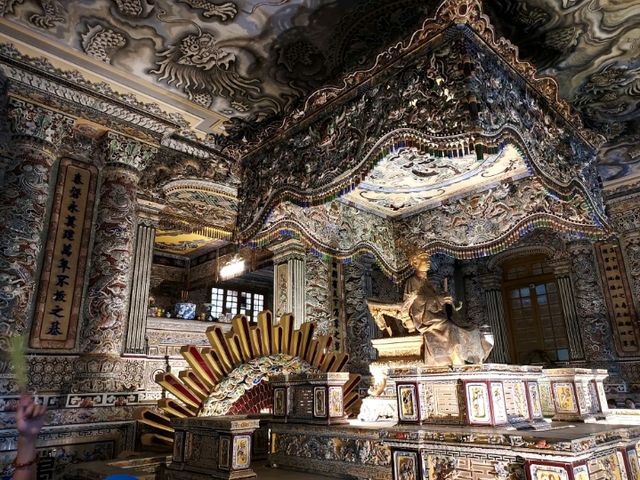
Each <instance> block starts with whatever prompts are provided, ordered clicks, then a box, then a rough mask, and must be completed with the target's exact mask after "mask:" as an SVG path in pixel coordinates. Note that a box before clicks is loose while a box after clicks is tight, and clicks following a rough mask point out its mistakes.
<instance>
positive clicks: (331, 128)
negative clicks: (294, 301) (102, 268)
mask: <svg viewBox="0 0 640 480" xmlns="http://www.w3.org/2000/svg"><path fill="white" fill-rule="evenodd" d="M440 3H441V2H440V0H429V1H424V0H423V1H420V0H330V1H326V2H320V1H316V0H229V1H225V0H154V1H151V0H80V1H74V2H72V1H68V0H58V1H45V0H5V1H4V2H1V1H0V16H1V17H2V18H0V42H2V44H1V45H0V69H1V70H2V72H3V73H4V74H5V75H6V76H7V77H8V78H9V79H10V80H11V81H12V82H17V84H18V85H20V88H25V90H24V94H25V95H26V96H28V97H29V98H31V99H32V100H33V101H34V102H36V103H38V102H40V103H43V104H47V105H50V106H52V107H55V108H57V109H59V110H60V111H64V112H67V113H69V114H71V115H73V116H75V117H84V118H86V119H87V120H89V121H90V122H93V123H95V124H98V125H100V126H101V128H106V129H112V130H114V131H118V132H121V133H124V134H126V135H129V136H132V137H136V138H139V139H141V140H143V141H145V142H147V143H150V144H153V145H154V146H156V147H158V148H159V150H160V154H159V155H158V158H157V159H156V160H154V161H153V162H151V164H150V165H149V167H148V168H147V169H146V170H145V171H144V172H143V176H142V179H141V182H140V185H141V187H142V192H141V197H142V198H144V199H145V201H149V202H156V203H157V204H158V205H161V210H162V215H161V219H162V220H161V221H162V225H161V226H162V229H164V230H166V231H173V230H179V231H182V232H183V233H184V234H193V233H194V232H196V231H201V232H205V229H207V230H206V232H207V235H210V238H212V239H216V240H217V239H218V238H228V236H229V235H230V233H231V231H232V230H233V228H234V221H235V218H236V215H238V212H239V217H238V218H239V220H238V231H239V232H240V237H241V239H242V240H249V239H251V238H252V236H254V235H256V234H257V233H258V232H260V231H261V228H262V226H263V223H264V222H265V221H266V219H267V218H268V217H269V214H270V212H272V211H274V210H277V209H278V208H279V207H278V205H280V204H282V202H292V204H296V205H299V206H301V207H305V206H310V205H317V206H320V204H322V203H323V202H330V201H331V200H334V199H336V198H340V202H341V205H342V206H343V207H346V206H351V207H355V210H360V211H363V210H365V211H366V212H368V213H374V214H375V215H374V216H376V217H380V218H383V217H387V218H393V219H395V220H401V219H407V218H409V217H412V216H419V215H422V214H425V215H426V212H429V211H430V210H431V209H432V208H434V207H435V206H436V205H440V204H442V205H448V204H451V202H453V201H456V200H459V199H461V198H463V197H464V198H467V197H468V198H470V197H469V195H470V194H471V193H472V191H475V192H476V193H477V192H479V191H482V192H484V191H488V190H491V191H493V192H497V191H498V190H499V189H498V190H496V188H497V185H500V184H502V183H503V181H513V180H517V179H520V178H523V177H525V176H527V175H530V176H531V177H532V178H536V179H537V180H539V182H541V185H543V187H544V188H545V189H547V191H549V192H553V193H552V195H557V197H558V198H561V199H568V198H570V197H571V195H578V196H580V197H583V198H584V199H585V201H586V204H587V205H588V211H589V215H590V217H589V218H590V219H591V220H593V222H592V223H593V225H598V224H602V223H604V215H603V212H604V208H603V205H602V202H601V199H600V194H599V192H600V190H601V185H600V184H599V182H598V179H597V175H596V174H597V173H599V174H600V176H601V177H602V179H603V180H605V182H606V183H605V185H608V186H609V187H610V188H616V189H620V188H623V187H621V185H623V183H624V182H627V181H629V182H631V180H630V179H633V178H634V177H636V181H637V179H640V148H639V147H638V145H639V144H640V137H639V135H640V134H639V133H638V132H639V130H640V118H639V116H638V105H639V102H638V97H639V95H640V87H639V83H638V82H639V81H640V80H638V79H639V78H640V77H639V72H640V67H639V66H638V65H639V63H638V53H637V52H638V51H639V50H640V48H639V46H640V6H638V4H637V2H629V1H623V0H610V1H607V2H600V1H597V0H562V1H553V0H523V1H516V0H496V1H493V2H482V5H483V6H484V7H485V9H486V11H485V14H486V15H480V14H478V15H476V14H475V13H474V12H475V10H474V9H475V3H476V2H474V1H471V0H455V1H448V2H445V4H444V6H440ZM438 9H439V11H438V13H437V15H436V11H437V10H438ZM456 18H457V19H458V20H455V19H456ZM336 19H338V20H336ZM424 19H427V21H426V22H425V21H424ZM452 21H460V22H461V23H466V24H467V25H468V27H465V28H453V29H449V30H447V26H448V25H450V23H451V22H452ZM411 32H416V33H414V34H413V35H412V34H411ZM473 32H475V33H473ZM500 37H505V38H506V39H508V40H510V41H511V42H512V43H513V45H515V46H517V47H518V48H519V52H520V55H519V58H520V59H524V60H527V61H528V62H530V63H527V62H519V61H517V60H516V50H515V47H514V46H513V45H512V44H510V43H509V42H508V41H506V40H504V39H502V38H500ZM14 39H15V41H14ZM495 53H498V56H499V57H501V59H499V58H497V57H496V56H495ZM76 67H77V68H76ZM345 72H354V73H352V74H348V75H345ZM545 74H549V75H552V76H553V77H554V78H556V79H557V80H558V81H557V82H556V81H554V80H552V79H545V78H541V77H542V76H543V75H545ZM327 85H334V86H329V87H327ZM309 92H313V93H311V94H310V95H309ZM565 101H566V102H565ZM567 102H568V103H567ZM569 105H570V106H571V107H572V108H573V109H575V111H577V112H578V113H579V116H576V115H574V114H573V113H572V111H571V109H570V106H569ZM381 112H384V115H381ZM583 124H586V126H587V127H589V128H590V129H593V131H595V132H596V133H597V134H600V135H602V136H603V139H599V138H598V136H597V135H594V134H593V133H592V132H591V131H590V130H587V129H584V128H583V127H582V125H583ZM602 140H604V143H603V144H602ZM507 146H511V147H513V148H514V149H515V151H517V152H518V154H519V156H520V160H518V161H515V163H513V162H512V163H509V162H506V161H505V157H504V154H505V152H506V151H507V150H506V149H507V148H508V147H507ZM595 149H598V153H597V159H598V164H597V166H596V164H595V163H594V161H593V159H594V152H595ZM509 158H511V157H509ZM240 159H243V165H244V171H245V173H246V172H249V174H248V175H247V174H245V176H244V177H243V178H242V179H241V178H240V174H241V171H240V170H241V168H240ZM505 162H506V163H505ZM525 167H526V172H525ZM403 173H406V175H404V174H403ZM401 174H403V175H401ZM478 174H479V175H478ZM494 175H495V176H494ZM398 178H402V179H403V180H402V182H399V181H398ZM472 178H473V179H474V180H471V179H472ZM489 178H491V179H489ZM179 181H188V182H195V181H206V182H213V184H216V185H217V187H216V188H217V189H214V190H213V191H212V190H208V189H207V188H204V190H202V189H200V187H201V185H200V186H198V187H195V186H193V185H192V186H191V187H185V186H184V185H183V184H179V183H178V184H172V182H179ZM241 182H242V188H239V192H240V193H239V198H238V199H235V198H231V197H233V195H232V194H229V192H228V191H225V190H224V189H223V188H222V187H224V186H227V187H230V188H231V189H232V190H233V191H235V189H237V188H238V187H239V186H240V184H241ZM636 183H637V182H636ZM168 185H173V186H176V185H178V186H179V187H176V189H175V190H172V189H171V188H170V187H168ZM180 185H182V186H180ZM627 187H628V186H627ZM625 188H626V187H625ZM229 195H231V196H229ZM291 208H293V207H291ZM340 208H342V207H340ZM273 215H276V214H275V213H274V214H273ZM273 218H274V217H273V216H272V217H271V219H273ZM583 220H584V219H583ZM585 222H586V220H585ZM587 223H588V222H587ZM585 225H586V223H585ZM269 228H271V229H272V230H273V228H274V227H273V224H271V227H269ZM356 243H357V242H356ZM349 248H351V247H349ZM390 268H391V267H390Z"/></svg>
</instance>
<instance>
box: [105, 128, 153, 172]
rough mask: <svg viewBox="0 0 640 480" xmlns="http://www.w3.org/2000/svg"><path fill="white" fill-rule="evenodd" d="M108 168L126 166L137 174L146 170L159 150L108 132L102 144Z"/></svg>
mask: <svg viewBox="0 0 640 480" xmlns="http://www.w3.org/2000/svg"><path fill="white" fill-rule="evenodd" d="M100 147H101V150H102V153H103V155H104V160H105V163H106V165H107V166H125V167H129V168H131V169H133V170H135V171H137V172H141V171H142V170H144V169H145V168H146V167H147V165H149V163H150V162H151V160H152V159H153V157H154V156H155V155H156V154H157V153H158V149H157V148H155V147H152V146H150V145H148V144H146V143H142V142H140V141H138V140H135V139H133V138H129V137H125V136H123V135H119V134H117V133H114V132H107V133H106V134H105V136H104V138H103V139H102V142H101V144H100Z"/></svg>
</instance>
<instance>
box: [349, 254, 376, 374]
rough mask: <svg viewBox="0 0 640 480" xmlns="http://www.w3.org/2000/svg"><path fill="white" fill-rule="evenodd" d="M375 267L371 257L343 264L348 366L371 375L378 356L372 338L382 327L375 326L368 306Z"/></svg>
mask: <svg viewBox="0 0 640 480" xmlns="http://www.w3.org/2000/svg"><path fill="white" fill-rule="evenodd" d="M371 267H372V264H371V260H370V259H369V258H368V257H357V258H356V259H354V260H353V261H351V262H349V263H345V265H344V268H343V272H344V295H345V318H346V334H347V335H346V338H345V342H344V343H345V347H346V352H347V353H348V354H349V363H348V370H349V371H350V372H353V373H360V374H363V375H369V364H370V363H371V361H372V360H373V358H375V350H374V348H373V346H372V344H371V338H373V332H374V331H376V330H377V328H378V327H374V323H373V320H372V319H371V316H370V315H369V309H368V308H367V298H368V297H369V296H370V295H371ZM374 328H375V329H376V330H374Z"/></svg>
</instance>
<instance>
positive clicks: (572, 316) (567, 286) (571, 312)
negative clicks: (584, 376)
mask: <svg viewBox="0 0 640 480" xmlns="http://www.w3.org/2000/svg"><path fill="white" fill-rule="evenodd" d="M553 270H554V272H555V274H556V281H557V282H558V291H559V294H560V304H561V305H562V314H563V316H564V323H565V327H566V329H567V337H568V338H569V356H570V358H571V360H581V359H583V358H584V351H583V349H582V340H581V338H580V325H579V324H578V314H577V311H576V301H575V297H574V296H573V290H574V287H573V283H572V281H571V263H570V262H569V260H563V261H561V262H556V263H554V264H553Z"/></svg>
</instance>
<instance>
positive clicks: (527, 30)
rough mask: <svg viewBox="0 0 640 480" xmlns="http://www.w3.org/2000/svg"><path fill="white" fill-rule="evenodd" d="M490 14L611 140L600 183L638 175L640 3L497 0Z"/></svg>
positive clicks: (622, 0)
mask: <svg viewBox="0 0 640 480" xmlns="http://www.w3.org/2000/svg"><path fill="white" fill-rule="evenodd" d="M486 8H487V10H488V13H489V15H490V16H491V19H492V21H493V23H494V25H496V28H497V29H498V31H499V32H500V33H501V34H502V35H504V36H505V37H507V38H509V39H510V40H511V41H512V42H514V43H515V44H516V45H518V47H519V49H520V56H521V58H523V59H526V60H529V61H531V62H532V63H533V64H534V65H535V66H536V68H537V69H538V71H539V72H540V73H543V74H550V75H553V76H554V77H555V78H556V79H557V80H558V84H559V85H560V95H561V96H562V98H564V99H566V100H568V101H569V102H570V103H571V104H572V106H573V107H574V108H576V109H577V110H578V111H579V112H580V113H581V114H582V118H583V119H584V120H585V122H586V124H587V126H589V127H590V128H594V129H596V130H597V131H598V132H600V133H601V134H603V135H605V136H606V138H607V143H606V145H605V146H604V147H603V149H602V150H601V153H600V158H599V171H600V174H601V176H602V178H603V180H605V181H607V180H609V181H611V180H617V179H620V178H623V177H625V176H635V175H638V174H640V150H639V149H638V144H639V142H640V137H639V135H640V133H639V132H640V62H639V59H640V53H639V52H640V4H639V3H638V2H635V1H627V0H609V1H606V2H605V1H594V0H562V1H556V0H524V1H523V0H495V1H491V2H486Z"/></svg>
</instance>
